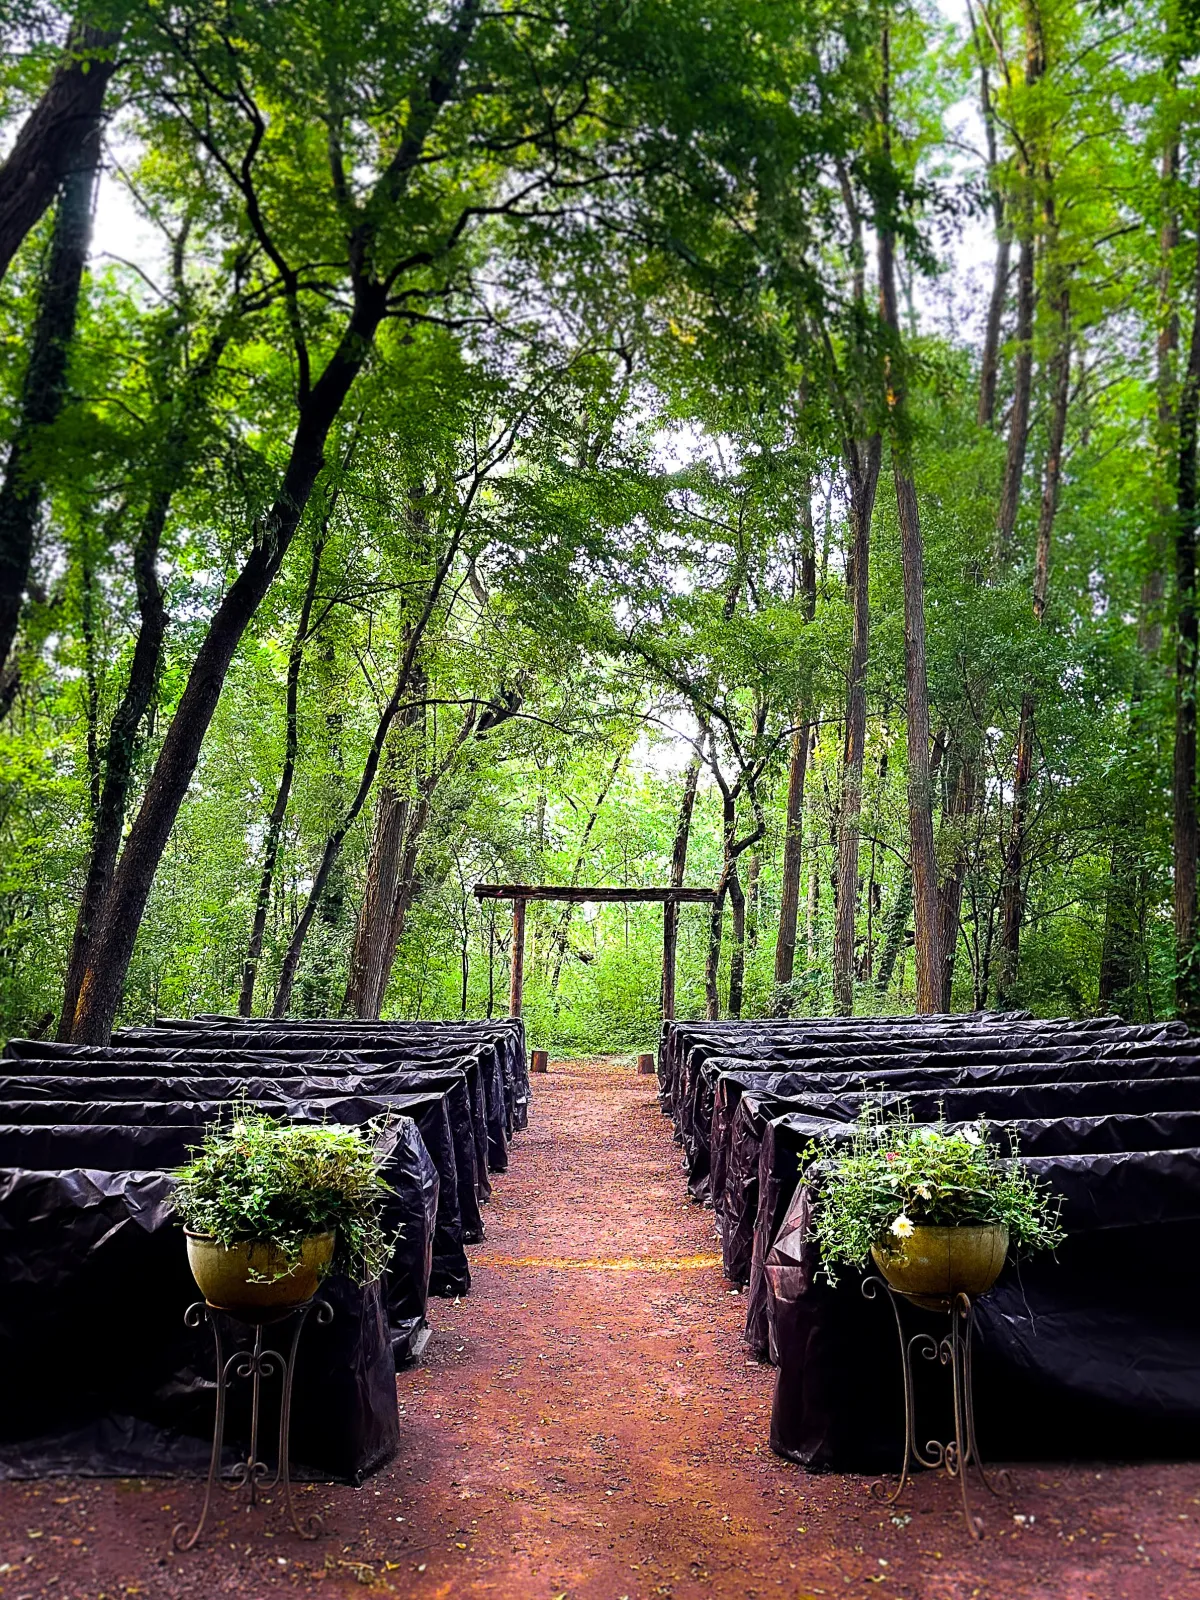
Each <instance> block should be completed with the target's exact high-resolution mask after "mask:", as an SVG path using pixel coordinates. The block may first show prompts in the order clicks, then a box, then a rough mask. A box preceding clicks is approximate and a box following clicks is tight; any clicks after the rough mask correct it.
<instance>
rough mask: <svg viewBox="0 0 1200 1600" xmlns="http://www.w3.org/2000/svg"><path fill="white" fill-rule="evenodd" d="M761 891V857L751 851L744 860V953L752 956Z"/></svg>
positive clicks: (756, 941)
mask: <svg viewBox="0 0 1200 1600" xmlns="http://www.w3.org/2000/svg"><path fill="white" fill-rule="evenodd" d="M761 889H762V856H761V855H760V854H759V852H758V851H757V850H752V851H751V852H750V854H749V856H748V857H747V858H746V951H747V954H748V955H750V956H752V955H753V954H754V952H755V951H756V950H757V949H758V916H759V909H760V905H759V901H760V893H761Z"/></svg>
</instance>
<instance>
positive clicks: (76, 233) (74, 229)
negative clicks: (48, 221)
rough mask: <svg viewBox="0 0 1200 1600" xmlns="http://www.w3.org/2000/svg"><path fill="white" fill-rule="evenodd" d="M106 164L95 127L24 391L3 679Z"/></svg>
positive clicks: (58, 243)
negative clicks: (42, 448)
mask: <svg viewBox="0 0 1200 1600" xmlns="http://www.w3.org/2000/svg"><path fill="white" fill-rule="evenodd" d="M99 165H100V128H99V124H98V122H97V121H95V120H93V122H92V125H91V128H90V129H89V130H88V132H87V135H86V137H85V138H84V139H83V141H82V143H81V145H80V147H79V148H78V150H77V151H76V164H75V165H74V166H73V167H72V168H71V170H70V171H69V172H68V173H67V174H66V176H65V178H64V179H63V186H62V194H61V196H60V197H59V202H58V207H57V209H56V211H55V216H54V230H53V233H52V235H51V239H50V252H49V257H48V260H47V263H46V270H45V273H44V275H43V277H42V280H41V285H40V288H39V293H38V302H37V310H36V313H35V316H34V324H33V335H32V339H31V344H30V352H29V364H28V366H27V367H26V369H25V377H24V381H23V383H22V386H21V404H20V417H19V420H18V422H17V427H16V433H15V437H14V438H13V441H12V445H11V447H10V449H9V453H8V461H7V462H6V464H5V469H4V480H3V483H0V676H4V677H7V676H8V675H9V673H10V671H11V669H10V668H9V666H8V657H9V652H10V651H11V649H12V646H13V641H14V639H15V638H16V635H17V623H18V621H19V620H20V615H21V600H22V596H23V594H24V592H25V586H26V584H27V583H28V581H29V569H30V565H31V563H32V561H33V553H34V542H35V539H36V535H37V526H38V520H39V517H40V514H41V507H42V494H43V485H42V482H41V479H40V477H39V476H38V471H37V465H36V459H37V445H38V439H39V435H40V434H42V433H43V432H44V431H45V430H46V429H48V428H50V427H52V426H53V424H54V423H55V422H56V421H57V420H58V417H59V415H60V413H61V411H62V408H63V405H64V404H65V402H66V398H67V365H68V358H69V355H70V350H71V342H72V340H73V339H74V337H75V321H76V317H77V314H78V310H79V291H80V287H81V285H82V283H83V271H84V267H85V266H86V264H87V256H88V248H89V246H90V244H91V237H92V205H93V200H94V197H95V192H96V176H97V173H98V171H99Z"/></svg>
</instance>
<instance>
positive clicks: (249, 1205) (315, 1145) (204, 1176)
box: [175, 1110, 393, 1283]
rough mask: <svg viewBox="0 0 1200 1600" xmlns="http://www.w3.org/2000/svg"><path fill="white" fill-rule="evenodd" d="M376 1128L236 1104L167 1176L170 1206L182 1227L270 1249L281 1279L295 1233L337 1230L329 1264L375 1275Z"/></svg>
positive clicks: (383, 1248)
mask: <svg viewBox="0 0 1200 1600" xmlns="http://www.w3.org/2000/svg"><path fill="white" fill-rule="evenodd" d="M378 1133H379V1129H378V1128H377V1127H374V1126H373V1125H368V1126H367V1127H366V1128H344V1127H336V1126H332V1125H325V1124H311V1123H299V1122H283V1121H280V1120H279V1119H278V1118H275V1117H268V1116H262V1115H261V1114H258V1113H255V1112H250V1111H243V1110H239V1111H238V1112H237V1113H236V1114H235V1116H234V1117H233V1118H232V1120H231V1121H230V1122H228V1123H220V1124H217V1125H215V1126H214V1127H211V1128H209V1129H208V1131H207V1133H206V1134H205V1138H204V1143H203V1144H202V1145H201V1146H200V1148H199V1150H198V1151H197V1152H196V1158H195V1160H194V1161H191V1162H190V1163H189V1164H188V1165H187V1166H186V1167H182V1168H181V1169H180V1170H179V1171H178V1172H177V1174H176V1180H177V1184H176V1189H175V1211H176V1214H177V1216H178V1217H179V1219H180V1221H181V1222H182V1223H183V1225H184V1227H185V1228H188V1229H190V1230H191V1231H192V1232H193V1233H203V1234H208V1235H210V1236H211V1237H212V1238H214V1239H217V1240H219V1241H220V1242H221V1243H222V1244H227V1245H229V1244H237V1243H240V1242H241V1241H243V1240H246V1239H252V1240H255V1241H256V1242H261V1243H264V1244H272V1245H274V1246H275V1247H276V1249H277V1250H278V1251H279V1255H280V1267H279V1271H278V1273H277V1274H276V1276H280V1277H281V1276H283V1275H284V1274H285V1273H286V1272H289V1271H290V1270H291V1269H292V1268H293V1267H295V1266H296V1265H297V1264H298V1263H299V1261H300V1253H301V1249H302V1247H303V1244H304V1240H305V1239H306V1238H308V1237H309V1236H310V1235H311V1234H314V1233H326V1232H329V1231H330V1230H332V1229H336V1230H337V1248H336V1252H335V1255H334V1260H333V1266H334V1270H336V1271H339V1272H344V1273H346V1274H347V1275H348V1276H349V1277H352V1278H354V1279H355V1281H356V1282H359V1283H369V1282H371V1280H372V1279H374V1278H377V1277H378V1276H379V1275H380V1273H381V1272H382V1271H383V1269H384V1267H385V1266H386V1265H387V1260H388V1256H389V1254H390V1253H391V1247H392V1243H393V1239H392V1238H391V1236H389V1235H386V1234H385V1233H384V1230H383V1220H382V1209H383V1199H384V1196H385V1194H387V1193H388V1187H387V1185H386V1184H385V1183H384V1181H383V1179H382V1178H381V1177H380V1175H379V1155H378V1151H377V1149H376V1145H375V1142H374V1139H375V1137H377V1135H378Z"/></svg>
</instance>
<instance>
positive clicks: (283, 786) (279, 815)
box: [238, 536, 325, 1017]
mask: <svg viewBox="0 0 1200 1600" xmlns="http://www.w3.org/2000/svg"><path fill="white" fill-rule="evenodd" d="M324 550H325V540H324V536H322V537H321V538H318V539H314V540H313V549H312V560H311V561H310V562H309V568H308V583H307V584H306V586H305V590H304V600H303V602H302V603H301V606H300V616H299V618H298V620H297V622H296V632H295V635H294V637H293V639H292V648H291V650H290V651H289V652H288V665H287V684H286V688H285V691H284V745H283V766H282V768H281V769H280V773H279V783H278V784H277V786H276V789H275V804H274V805H273V806H272V807H271V815H270V817H269V818H268V820H267V836H266V839H265V840H264V843H263V864H262V872H261V874H260V876H259V880H258V894H257V895H256V896H255V901H254V920H253V921H252V922H251V924H250V938H249V940H248V941H247V944H246V957H245V960H244V961H243V962H242V987H241V993H240V994H239V996H238V1016H239V1017H252V1016H253V1015H254V989H255V985H256V983H257V981H258V964H259V962H260V961H261V960H262V947H263V935H264V934H265V932H266V927H267V913H268V911H269V910H270V908H271V895H272V892H273V891H274V888H275V868H276V866H277V865H278V862H279V842H280V840H281V839H282V837H283V824H284V821H285V820H286V818H287V809H288V802H289V801H290V800H291V796H292V779H293V778H294V777H295V773H296V755H297V752H298V750H299V745H300V729H299V720H298V703H299V697H300V668H301V666H302V665H303V662H304V646H305V644H306V643H307V642H308V629H309V623H310V621H311V619H312V608H313V603H314V601H315V600H316V597H317V581H318V579H319V577H320V574H321V557H322V555H323V554H324Z"/></svg>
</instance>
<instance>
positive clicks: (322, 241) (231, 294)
mask: <svg viewBox="0 0 1200 1600" xmlns="http://www.w3.org/2000/svg"><path fill="white" fill-rule="evenodd" d="M0 26H2V27H3V30H4V35H5V38H6V49H5V52H4V54H3V56H2V57H0V127H2V128H3V137H2V138H0V149H3V150H4V151H6V152H7V154H6V155H5V157H4V159H3V160H2V161H0V271H2V272H3V278H2V280H0V339H2V340H3V343H4V347H5V349H6V352H7V360H5V361H4V362H3V363H0V434H2V435H3V438H4V441H5V448H4V456H3V465H2V467H0V719H2V720H0V1032H3V1033H14V1032H17V1031H41V1032H43V1033H53V1032H57V1033H58V1034H59V1036H60V1037H63V1038H73V1039H76V1040H80V1041H87V1040H100V1039H104V1038H105V1037H107V1034H108V1032H109V1030H110V1029H111V1027H112V1026H113V1024H114V1021H116V1020H117V1019H118V1018H124V1019H137V1018H144V1017H149V1016H152V1015H154V1014H156V1013H178V1012H188V1011H194V1010H199V1009H203V1010H229V1009H237V1008H239V1007H240V1008H241V1009H242V1010H243V1011H244V1012H246V1013H247V1014H249V1013H250V1012H251V1011H254V1012H260V1013H261V1012H267V1013H269V1012H271V1011H274V1012H275V1013H276V1014H280V1015H282V1014H286V1013H288V1012H289V1011H290V1012H292V1013H294V1014H306V1015H338V1014H348V1015H359V1016H377V1015H379V1014H380V1012H381V1011H383V1012H384V1013H385V1014H389V1015H391V1014H395V1015H417V1016H432V1015H445V1016H454V1015H459V1014H463V1015H483V1014H486V1015H489V1016H490V1015H494V1014H497V1013H499V1012H501V1011H502V1010H503V1009H504V1007H505V1005H506V996H507V965H508V961H509V959H510V940H511V932H510V928H509V926H508V924H507V922H506V920H505V915H504V912H503V908H502V907H501V908H498V907H497V904H496V903H495V902H494V901H484V902H479V901H478V900H477V899H476V898H475V897H474V895H473V893H472V890H473V886H474V884H475V883H477V882H480V881H503V882H528V883H555V882H559V883H570V884H576V885H578V884H587V883H609V884H615V885H651V884H666V883H669V882H674V883H681V882H688V883H694V884H697V885H703V886H708V887H715V888H716V889H717V890H718V898H717V901H716V903H715V904H714V905H713V906H712V907H711V910H710V908H708V907H697V908H694V909H693V908H685V909H684V910H682V911H681V913H680V940H681V943H680V977H679V990H678V998H677V1004H678V1006H679V1008H680V1011H681V1012H685V1011H686V1012H691V1013H694V1014H699V1013H703V1012H707V1014H709V1015H718V1014H721V1015H724V1014H730V1013H731V1014H735V1015H740V1014H745V1015H752V1014H771V1013H782V1012H787V1011H794V1012H799V1011H814V1012H821V1011H828V1010H833V1009H836V1010H840V1011H843V1012H847V1011H877V1010H896V1009H907V1008H911V1007H914V1006H915V1007H916V1008H918V1009H922V1010H926V1011H937V1010H949V1009H957V1010H964V1009H972V1008H979V1007H983V1006H990V1005H997V1004H999V1005H1001V1006H1013V1005H1021V1006H1027V1007H1030V1008H1032V1009H1033V1010H1034V1011H1035V1012H1043V1013H1047V1014H1059V1013H1063V1012H1072V1013H1082V1012H1092V1011H1096V1010H1104V1009H1113V1010H1120V1011H1122V1012H1124V1013H1125V1014H1126V1015H1129V1016H1132V1017H1144V1016H1162V1015H1164V1014H1175V1013H1178V1014H1180V1015H1183V1016H1185V1017H1187V1018H1189V1019H1190V1020H1195V1019H1200V957H1198V953H1197V952H1198V945H1200V926H1198V891H1197V878H1198V862H1200V842H1198V841H1200V828H1198V822H1197V816H1198V808H1197V798H1196V782H1197V770H1196V769H1197V730H1196V709H1195V707H1196V696H1195V689H1196V671H1197V654H1198V645H1200V612H1198V609H1197V595H1196V559H1197V548H1196V547H1197V532H1198V527H1200V500H1198V491H1197V434H1198V414H1200V245H1198V240H1200V204H1198V201H1197V195H1200V104H1198V91H1197V83H1198V82H1200V78H1198V76H1197V72H1196V68H1197V64H1198V63H1197V58H1198V57H1200V21H1198V18H1197V15H1196V13H1195V9H1194V7H1192V6H1190V5H1188V4H1183V3H1180V0H1152V3H1151V4H1150V5H1149V6H1146V5H1138V6H1133V5H1129V4H1124V3H1122V0H1106V3H1105V4H1103V5H1100V4H1095V5H1093V4H1083V3H1079V0H1074V3H1068V0H1022V3H1021V4H1020V5H1017V4H1013V3H1007V0H986V3H985V0H967V3H966V7H965V11H963V12H962V13H961V14H960V13H959V11H958V10H957V9H956V10H954V11H953V12H950V11H940V10H938V9H936V8H935V7H933V6H929V5H920V4H908V3H904V4H900V3H896V0H865V3H864V0H859V3H857V4H849V3H846V0H820V3H818V4H814V5H804V6H799V5H783V6H781V5H778V4H774V5H768V4H765V3H761V0H710V3H707V4H704V5H699V4H693V3H692V0H636V3H633V4H630V3H628V0H611V3H610V0H586V3H584V0H551V3H550V4H547V5H539V6H537V7H529V6H526V5H523V4H520V3H509V0H502V3H499V4H492V5H484V4H483V3H481V0H446V3H444V4H440V5H436V6H432V7H431V6H428V5H417V4H413V3H411V0H383V3H380V0H372V3H371V4H370V5H365V4H361V3H358V0H334V3H330V0H320V3H319V4H316V3H311V0H296V3H293V4H289V5H287V6H276V7H263V6H261V5H253V4H248V3H245V0H154V3H153V4H151V3H147V0H103V3H101V0H98V3H96V4H95V5H89V6H85V7H84V8H83V9H82V10H81V9H79V8H64V7H62V6H60V5H58V4H56V3H53V0H45V3H42V4H39V5H38V6H35V7H21V8H14V7H12V6H10V5H6V4H4V3H3V0H0ZM661 921H662V911H661V909H659V908H655V907H653V906H646V905H640V906H632V907H626V908H622V907H620V906H615V905H610V906H604V907H598V908H592V909H588V908H583V909H578V908H574V909H573V908H572V907H571V906H569V905H567V906H556V905H551V904H531V906H530V908H529V913H528V935H527V936H528V940H529V949H528V953H527V961H526V985H527V1006H528V1009H529V1013H530V1015H531V1018H532V1019H533V1020H534V1023H535V1026H536V1027H537V1029H538V1030H539V1032H540V1036H542V1037H545V1038H546V1039H547V1040H548V1041H551V1042H556V1043H563V1044H572V1045H574V1046H577V1047H579V1048H601V1047H605V1046H609V1047H612V1046H628V1045H632V1044H635V1043H640V1042H645V1041H646V1040H647V1039H648V1038H649V1037H650V1036H651V1034H652V1032H653V1030H654V1028H655V1027H656V1018H657V1016H658V1014H659V1005H660V980H661V969H660V963H661V938H662V927H661Z"/></svg>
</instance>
